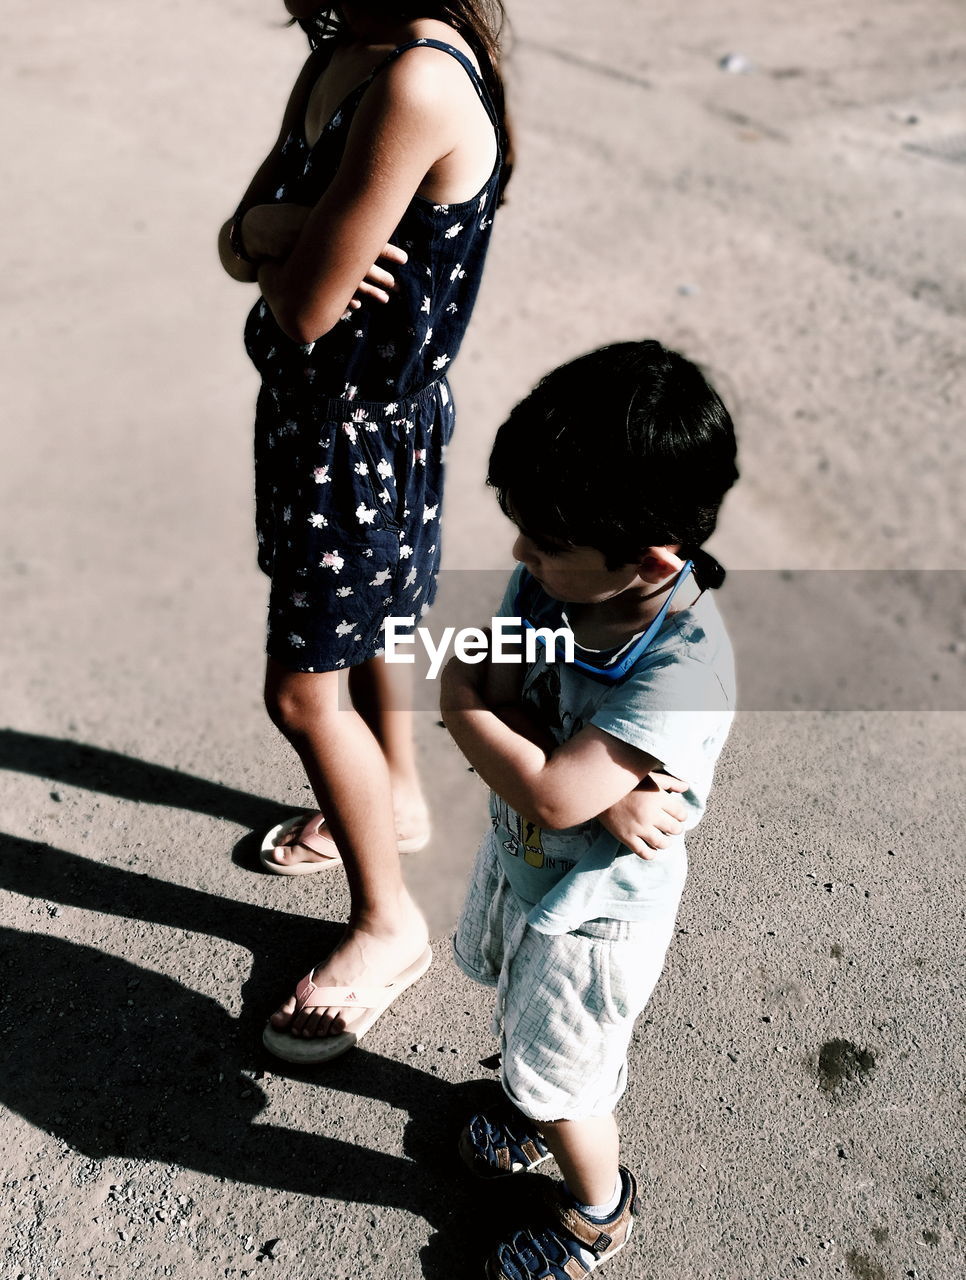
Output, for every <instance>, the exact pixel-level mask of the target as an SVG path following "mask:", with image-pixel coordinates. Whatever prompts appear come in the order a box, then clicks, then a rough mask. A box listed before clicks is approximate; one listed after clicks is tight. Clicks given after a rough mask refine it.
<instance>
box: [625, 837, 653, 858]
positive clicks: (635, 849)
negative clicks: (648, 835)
mask: <svg viewBox="0 0 966 1280" xmlns="http://www.w3.org/2000/svg"><path fill="white" fill-rule="evenodd" d="M624 843H625V844H626V845H627V847H628V849H630V851H631V853H636V854H637V856H638V857H639V858H643V859H644V861H645V862H650V860H651V858H653V856H654V855H653V853H652V852H651V850H650V849H649V848H648V847H647V845H646V844H645V843H644V841H643V840H640V839H638V837H637V836H631V837H630V839H628V840H625V841H624Z"/></svg>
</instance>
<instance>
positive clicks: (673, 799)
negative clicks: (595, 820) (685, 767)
mask: <svg viewBox="0 0 966 1280" xmlns="http://www.w3.org/2000/svg"><path fill="white" fill-rule="evenodd" d="M687 789H688V784H687V783H686V782H682V781H681V779H680V778H672V777H671V776H670V774H666V773H649V774H648V775H647V777H646V778H644V780H643V781H642V782H640V783H639V784H638V786H637V787H635V788H634V790H633V791H632V792H631V793H630V794H629V795H626V796H624V798H623V799H622V800H618V802H617V803H616V804H613V805H611V807H610V808H609V809H606V810H605V811H604V812H603V813H602V814H600V815H599V820H600V822H601V825H602V826H603V827H605V828H606V830H607V831H609V832H610V833H611V835H612V836H616V837H617V839H618V840H619V841H620V842H621V844H623V845H626V846H627V848H628V849H630V850H631V852H632V853H636V854H637V856H638V857H639V858H644V859H650V858H652V857H653V856H654V853H653V851H654V850H655V849H666V848H667V846H668V845H669V844H670V840H669V837H670V836H677V835H680V834H681V832H682V831H683V830H684V823H685V821H686V819H687V816H688V810H687V806H686V805H685V804H684V801H683V800H679V799H678V797H677V796H676V795H675V794H674V793H675V792H680V791H687Z"/></svg>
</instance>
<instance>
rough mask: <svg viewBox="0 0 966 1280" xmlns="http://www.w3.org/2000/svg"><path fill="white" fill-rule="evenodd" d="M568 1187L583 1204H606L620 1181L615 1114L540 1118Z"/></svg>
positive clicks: (549, 1145)
mask: <svg viewBox="0 0 966 1280" xmlns="http://www.w3.org/2000/svg"><path fill="white" fill-rule="evenodd" d="M537 1128H538V1129H539V1130H540V1132H541V1133H542V1134H543V1140H544V1142H545V1143H546V1144H547V1146H548V1147H549V1148H550V1150H551V1151H552V1152H553V1154H554V1156H555V1157H556V1160H557V1164H558V1165H559V1166H560V1172H561V1173H562V1174H563V1176H564V1182H566V1184H567V1190H568V1191H569V1192H570V1194H571V1195H572V1196H573V1197H574V1199H575V1200H578V1201H579V1202H580V1203H581V1204H606V1203H607V1202H608V1201H609V1200H610V1199H611V1198H612V1197H613V1195H614V1187H615V1186H616V1185H617V1177H618V1173H617V1170H618V1163H619V1156H620V1137H619V1135H618V1131H617V1121H616V1120H615V1119H614V1117H613V1115H608V1116H591V1117H589V1118H588V1119H586V1120H553V1121H550V1122H546V1123H545V1122H540V1123H538V1124H537Z"/></svg>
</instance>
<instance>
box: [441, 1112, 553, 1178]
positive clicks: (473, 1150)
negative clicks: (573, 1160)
mask: <svg viewBox="0 0 966 1280" xmlns="http://www.w3.org/2000/svg"><path fill="white" fill-rule="evenodd" d="M459 1153H460V1158H461V1160H462V1161H463V1163H464V1164H465V1165H466V1167H467V1168H468V1169H469V1170H470V1172H471V1173H475V1174H476V1176H477V1177H478V1178H508V1177H510V1175H511V1174H514V1173H529V1172H530V1171H531V1170H532V1169H536V1168H537V1166H538V1165H541V1164H543V1162H544V1161H545V1160H550V1159H551V1158H552V1157H551V1154H550V1149H549V1148H548V1147H547V1145H546V1143H545V1142H544V1140H543V1138H541V1136H540V1134H539V1132H538V1131H537V1128H536V1126H535V1125H533V1124H532V1122H531V1121H529V1120H527V1119H526V1117H525V1116H522V1115H520V1114H519V1113H517V1114H516V1115H514V1116H512V1117H510V1118H508V1119H507V1120H506V1121H504V1120H502V1119H496V1120H494V1119H491V1118H490V1117H488V1116H485V1115H483V1114H482V1113H477V1114H476V1115H475V1116H472V1117H471V1118H470V1121H469V1124H467V1125H466V1127H465V1128H464V1130H463V1132H462V1133H461V1134H460V1138H459Z"/></svg>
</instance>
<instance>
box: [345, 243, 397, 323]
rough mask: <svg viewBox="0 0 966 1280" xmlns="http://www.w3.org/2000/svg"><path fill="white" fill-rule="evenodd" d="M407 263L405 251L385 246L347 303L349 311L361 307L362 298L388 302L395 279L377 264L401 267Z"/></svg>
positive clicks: (389, 245)
mask: <svg viewBox="0 0 966 1280" xmlns="http://www.w3.org/2000/svg"><path fill="white" fill-rule="evenodd" d="M408 261H409V254H408V253H407V252H406V250H405V249H400V248H398V246H396V245H394V244H387V245H386V247H385V248H384V249H383V251H382V253H380V255H379V257H378V258H377V259H376V261H375V262H374V263H373V264H372V266H371V267H370V268H369V270H368V271H367V272H366V275H365V279H364V280H362V281H361V282H360V284H359V287H358V289H356V291H355V293H354V294H353V296H352V301H351V302H350V303H349V308H350V310H352V311H356V310H358V308H359V307H361V306H362V300H363V298H373V299H374V300H375V301H376V302H388V301H389V295H390V293H393V292H395V289H396V278H395V276H393V275H392V274H391V273H390V272H389V271H387V270H386V269H385V267H384V266H380V265H379V264H380V263H390V264H392V265H398V266H400V267H401V266H403V265H404V264H405V263H407V262H408Z"/></svg>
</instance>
